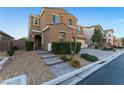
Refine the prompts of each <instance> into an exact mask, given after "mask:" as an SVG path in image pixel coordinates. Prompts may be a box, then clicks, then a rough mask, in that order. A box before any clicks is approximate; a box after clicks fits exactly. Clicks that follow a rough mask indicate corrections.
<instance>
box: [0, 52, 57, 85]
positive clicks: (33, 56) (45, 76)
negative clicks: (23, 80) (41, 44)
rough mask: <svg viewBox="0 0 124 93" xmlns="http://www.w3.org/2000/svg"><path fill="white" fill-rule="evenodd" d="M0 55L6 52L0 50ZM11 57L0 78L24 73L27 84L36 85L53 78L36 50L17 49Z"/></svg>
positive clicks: (4, 54) (3, 78)
mask: <svg viewBox="0 0 124 93" xmlns="http://www.w3.org/2000/svg"><path fill="white" fill-rule="evenodd" d="M0 56H6V52H0ZM11 59H12V60H11V61H10V62H9V63H8V64H6V66H5V67H4V69H3V70H2V72H1V73H0V80H5V79H9V78H12V77H15V76H18V75H21V74H26V75H27V77H28V81H27V82H28V84H31V85H34V84H35V85H37V84H41V83H43V82H46V81H48V80H51V79H53V78H55V76H54V74H53V73H52V71H51V69H50V68H49V67H48V66H47V65H46V64H45V63H44V62H43V60H42V59H41V58H40V56H39V55H38V54H37V53H36V51H31V52H27V51H25V50H19V51H17V52H16V54H15V56H13V57H11Z"/></svg>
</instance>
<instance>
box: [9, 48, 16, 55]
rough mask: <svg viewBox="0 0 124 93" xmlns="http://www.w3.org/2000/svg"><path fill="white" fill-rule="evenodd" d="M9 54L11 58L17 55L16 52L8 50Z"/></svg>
mask: <svg viewBox="0 0 124 93" xmlns="http://www.w3.org/2000/svg"><path fill="white" fill-rule="evenodd" d="M7 54H8V55H9V56H13V55H14V54H15V51H14V50H12V49H11V50H8V51H7Z"/></svg>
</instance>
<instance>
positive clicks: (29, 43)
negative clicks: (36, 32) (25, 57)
mask: <svg viewBox="0 0 124 93" xmlns="http://www.w3.org/2000/svg"><path fill="white" fill-rule="evenodd" d="M33 48H34V43H33V42H32V41H26V43H25V49H26V50H27V51H31V50H33Z"/></svg>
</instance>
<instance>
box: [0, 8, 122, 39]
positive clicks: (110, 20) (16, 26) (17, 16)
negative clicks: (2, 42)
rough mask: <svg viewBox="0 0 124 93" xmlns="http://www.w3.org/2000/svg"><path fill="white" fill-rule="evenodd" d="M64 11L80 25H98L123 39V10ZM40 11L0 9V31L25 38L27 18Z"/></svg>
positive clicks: (17, 37) (75, 9) (39, 9)
mask: <svg viewBox="0 0 124 93" xmlns="http://www.w3.org/2000/svg"><path fill="white" fill-rule="evenodd" d="M62 8H63V7H62ZM64 9H66V10H67V11H68V12H70V13H71V14H73V15H74V16H76V17H77V19H78V22H79V24H81V25H84V26H91V25H95V24H100V25H101V26H102V27H103V28H104V29H110V28H113V29H114V31H115V33H114V34H115V36H117V37H124V31H123V30H124V8H119V7H118V8H114V7H111V8H107V7H106V8H105V7H101V8H99V7H98V8H95V7H94V8H93V7H82V8H80V7H74V8H73V7H68V8H64ZM40 11H41V8H40V7H36V8H35V7H32V8H31V7H26V8H9V7H8V8H0V30H2V31H5V32H6V33H8V34H10V35H12V36H13V37H15V38H16V39H19V38H22V37H27V35H28V17H29V15H30V14H36V15H38V14H39V13H40Z"/></svg>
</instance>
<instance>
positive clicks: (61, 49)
mask: <svg viewBox="0 0 124 93" xmlns="http://www.w3.org/2000/svg"><path fill="white" fill-rule="evenodd" d="M75 46H76V53H78V52H79V51H80V49H81V43H80V42H76V43H74V42H53V43H52V52H53V53H55V54H71V52H72V51H74V50H75ZM71 50H72V51H71Z"/></svg>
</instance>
